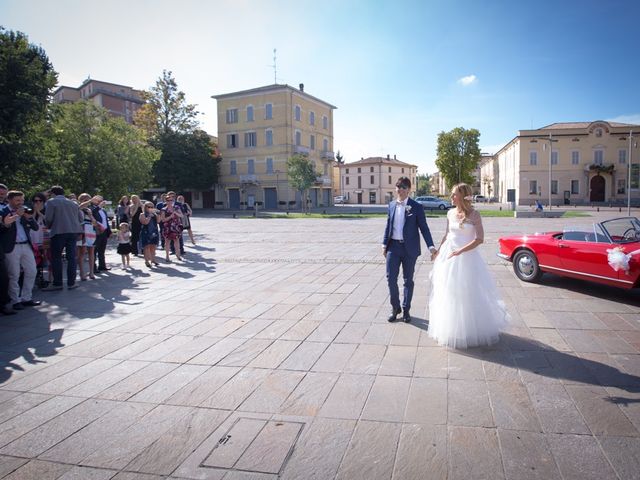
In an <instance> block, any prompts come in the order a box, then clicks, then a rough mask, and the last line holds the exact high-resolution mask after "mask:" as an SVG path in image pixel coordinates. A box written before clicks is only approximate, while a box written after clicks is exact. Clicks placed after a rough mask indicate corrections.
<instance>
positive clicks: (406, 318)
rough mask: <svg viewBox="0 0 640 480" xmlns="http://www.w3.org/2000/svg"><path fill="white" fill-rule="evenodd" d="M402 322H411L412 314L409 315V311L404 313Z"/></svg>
mask: <svg viewBox="0 0 640 480" xmlns="http://www.w3.org/2000/svg"><path fill="white" fill-rule="evenodd" d="M402 321H403V322H404V323H410V322H411V314H410V313H409V310H405V311H404V312H402Z"/></svg>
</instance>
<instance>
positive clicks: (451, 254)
mask: <svg viewBox="0 0 640 480" xmlns="http://www.w3.org/2000/svg"><path fill="white" fill-rule="evenodd" d="M460 253H461V252H460V250H452V251H451V253H450V254H449V256H448V257H447V259H449V258H452V257H457V256H458V255H460Z"/></svg>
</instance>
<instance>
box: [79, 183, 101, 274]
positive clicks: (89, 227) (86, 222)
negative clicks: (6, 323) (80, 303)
mask: <svg viewBox="0 0 640 480" xmlns="http://www.w3.org/2000/svg"><path fill="white" fill-rule="evenodd" d="M90 200H91V195H89V194H88V193H83V194H81V195H80V196H79V197H78V201H79V202H80V204H81V205H85V206H81V207H80V211H81V212H82V215H83V219H82V233H81V234H80V236H79V239H78V242H77V244H76V245H77V246H78V254H77V255H78V268H79V269H80V280H86V279H87V275H85V271H84V254H85V253H86V254H87V257H88V259H89V278H90V279H91V280H94V279H95V278H96V276H95V274H94V268H95V250H96V249H95V242H96V224H97V223H98V222H96V219H95V218H93V214H92V213H91V209H90V208H89V207H88V204H89V202H90Z"/></svg>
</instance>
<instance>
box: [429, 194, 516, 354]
mask: <svg viewBox="0 0 640 480" xmlns="http://www.w3.org/2000/svg"><path fill="white" fill-rule="evenodd" d="M471 195H472V190H471V187H470V186H469V185H467V184H465V183H460V184H458V185H456V186H455V187H453V190H452V194H451V199H452V202H453V204H454V205H455V207H456V208H455V209H451V210H449V211H448V212H447V229H446V231H445V234H444V237H443V238H442V243H441V244H440V250H439V251H438V256H437V258H436V260H435V263H434V265H433V270H432V271H431V275H430V278H431V292H430V295H429V336H430V337H431V338H433V339H435V340H436V341H437V342H438V343H439V344H440V345H446V346H449V347H453V348H468V347H478V346H483V345H491V344H493V343H496V342H497V341H498V336H499V333H500V330H501V329H502V328H503V327H505V326H506V325H507V323H508V314H507V312H506V309H505V306H504V302H502V301H500V300H499V296H498V291H497V287H496V283H495V280H494V279H493V277H492V276H491V273H490V272H489V269H488V268H487V266H486V264H485V262H484V260H483V259H482V257H481V256H480V252H479V251H478V249H477V248H476V247H477V246H478V245H480V244H481V243H482V242H483V240H484V230H483V229H482V218H481V217H480V214H479V213H478V212H477V211H476V210H474V209H473V207H472V206H471V198H472V197H471Z"/></svg>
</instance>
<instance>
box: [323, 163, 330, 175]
mask: <svg viewBox="0 0 640 480" xmlns="http://www.w3.org/2000/svg"><path fill="white" fill-rule="evenodd" d="M322 167H323V168H322V171H323V172H324V175H329V164H328V163H325V164H324V165H323V166H322Z"/></svg>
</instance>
